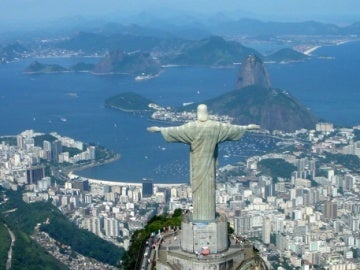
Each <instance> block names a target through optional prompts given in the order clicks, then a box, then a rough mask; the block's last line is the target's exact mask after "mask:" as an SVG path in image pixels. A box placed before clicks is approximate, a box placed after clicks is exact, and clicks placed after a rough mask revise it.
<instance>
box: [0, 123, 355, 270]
mask: <svg viewBox="0 0 360 270" xmlns="http://www.w3.org/2000/svg"><path fill="white" fill-rule="evenodd" d="M261 132H262V133H264V134H266V135H267V136H276V137H278V138H280V139H281V140H280V141H279V143H278V145H277V148H276V151H273V152H269V153H266V154H264V155H261V156H252V157H249V158H248V159H247V160H246V162H240V163H237V164H233V165H227V166H224V167H221V168H219V170H218V172H217V179H218V181H217V189H216V201H217V212H219V213H222V214H225V215H226V216H227V218H228V220H229V221H230V226H231V227H232V228H233V231H234V234H235V235H237V236H239V237H243V238H246V239H248V240H250V241H252V242H253V243H254V245H255V246H256V248H257V249H258V250H259V252H260V254H261V256H262V258H263V259H264V260H265V261H267V262H268V263H269V265H280V266H281V265H282V266H283V267H286V265H288V266H289V267H290V268H291V269H294V268H299V269H300V267H302V268H301V269H310V268H311V267H312V266H313V267H316V266H321V267H328V268H327V269H358V268H359V265H360V264H359V261H358V257H359V255H360V235H359V226H360V220H359V213H360V201H359V183H360V175H359V170H360V161H359V155H360V144H359V141H360V127H358V126H357V127H353V128H334V126H333V125H332V124H330V123H318V124H317V125H316V130H305V129H302V130H298V131H296V132H294V133H284V132H280V131H273V132H269V131H265V130H262V131H261ZM39 136H42V137H41V138H42V140H40V141H41V143H40V144H39V142H38V141H39ZM52 138H55V139H54V140H52V141H51V142H50V141H48V140H49V138H48V137H46V136H45V135H44V134H39V133H36V132H34V131H32V130H27V131H24V132H22V133H21V134H19V135H16V136H14V137H2V138H1V140H2V143H1V145H0V157H1V161H0V179H1V186H2V188H3V191H2V194H1V197H0V198H1V212H2V214H5V213H4V211H5V209H6V205H7V203H8V200H9V197H8V196H7V195H6V194H7V193H6V190H18V191H17V192H22V199H23V201H24V202H26V203H29V204H32V203H36V202H40V201H44V202H48V201H50V202H51V204H53V205H54V206H56V207H57V208H58V209H59V210H60V211H61V212H62V213H63V214H64V215H66V217H67V218H68V219H69V220H71V222H72V223H73V224H76V226H78V227H79V228H82V229H85V230H88V231H90V232H92V233H94V234H96V235H97V236H99V237H101V238H103V239H105V240H107V241H111V242H112V243H113V244H115V245H116V246H119V247H122V248H124V249H125V250H126V249H128V248H129V245H130V237H131V235H132V234H133V233H134V232H135V231H136V230H138V229H142V228H144V226H145V225H146V224H147V222H148V221H149V220H150V219H151V218H152V217H153V216H154V215H162V214H164V213H173V212H174V211H175V210H176V209H182V210H184V211H185V210H191V209H192V196H191V188H190V186H189V185H187V184H171V183H169V184H156V183H154V182H156V179H154V181H152V180H143V181H139V183H122V182H111V181H105V180H94V179H88V178H84V177H79V176H78V175H76V174H74V173H73V172H72V171H71V170H64V168H66V167H67V166H71V165H74V164H76V163H78V164H79V163H80V164H81V162H84V160H86V161H88V162H91V161H95V159H96V156H95V153H96V151H95V148H96V146H88V147H87V148H86V150H84V149H85V147H83V145H84V144H83V143H82V142H79V141H76V140H74V139H71V138H68V137H62V136H60V135H59V134H57V133H52ZM37 145H39V146H37ZM74 148H75V149H78V153H76V154H75V153H74V151H71V150H72V149H74ZM70 153H71V154H70ZM49 164H50V165H49ZM61 164H62V165H61ZM55 168H57V170H58V171H57V172H55V171H54V170H55ZM62 170H63V171H62ZM59 171H60V172H59ZM6 211H9V210H6ZM13 212H16V209H13ZM43 222H48V223H49V222H50V223H51V219H50V220H44V221H43ZM39 228H41V226H40V225H37V226H36V228H34V233H33V236H32V237H33V238H34V239H35V240H36V241H37V242H39V243H40V244H41V243H42V245H44V242H45V243H46V246H47V247H48V248H49V246H50V247H51V249H52V250H54V249H55V247H56V246H57V245H58V243H57V241H55V240H44V239H48V237H49V236H48V235H46V233H45V232H40V231H41V229H40V231H39ZM70 253H71V252H70ZM59 254H60V253H59ZM54 256H55V255H54ZM55 257H57V258H58V259H59V260H60V261H62V262H64V261H65V260H63V259H61V258H60V257H58V256H55ZM84 260H85V259H84ZM84 260H82V259H80V260H79V262H78V263H76V261H74V260H72V264H75V265H84ZM120 260H121V258H119V261H120ZM93 264H96V263H93ZM85 265H86V263H85ZM109 267H110V266H109ZM335 267H346V268H335ZM72 269H77V268H72ZM79 269H80V268H79ZM94 269H95V268H94ZM98 269H104V268H101V267H100V268H98ZM109 269H110V268H109ZM324 269H325V268H324Z"/></svg>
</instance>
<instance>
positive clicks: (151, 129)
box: [147, 126, 161, 132]
mask: <svg viewBox="0 0 360 270" xmlns="http://www.w3.org/2000/svg"><path fill="white" fill-rule="evenodd" d="M147 131H149V132H159V131H161V128H160V127H156V126H152V127H148V128H147Z"/></svg>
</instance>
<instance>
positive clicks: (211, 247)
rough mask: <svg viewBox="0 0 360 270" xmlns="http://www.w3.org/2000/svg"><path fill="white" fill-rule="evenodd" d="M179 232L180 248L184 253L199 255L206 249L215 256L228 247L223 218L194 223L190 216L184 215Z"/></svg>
mask: <svg viewBox="0 0 360 270" xmlns="http://www.w3.org/2000/svg"><path fill="white" fill-rule="evenodd" d="M181 231H182V232H181V238H180V239H181V244H180V246H181V249H182V250H183V251H185V252H190V253H198V254H201V252H202V251H203V250H204V249H207V250H208V252H209V253H210V254H217V253H220V252H222V251H225V250H226V249H227V248H228V247H229V240H228V234H227V220H226V218H225V217H223V216H221V217H219V218H217V219H216V220H214V221H211V222H194V221H192V220H191V214H187V215H184V216H183V220H182V223H181Z"/></svg>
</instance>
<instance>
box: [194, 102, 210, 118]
mask: <svg viewBox="0 0 360 270" xmlns="http://www.w3.org/2000/svg"><path fill="white" fill-rule="evenodd" d="M197 119H198V120H199V121H200V122H205V121H207V120H208V119H209V113H208V110H207V106H206V105H205V104H200V105H199V106H198V107H197Z"/></svg>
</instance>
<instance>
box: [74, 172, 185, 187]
mask: <svg viewBox="0 0 360 270" xmlns="http://www.w3.org/2000/svg"><path fill="white" fill-rule="evenodd" d="M68 177H69V178H70V180H73V179H76V178H79V177H82V178H85V179H87V180H88V181H89V183H90V184H96V185H108V186H124V185H125V186H136V187H142V183H143V182H144V181H142V182H128V181H127V182H125V181H121V180H116V181H111V180H105V179H104V180H102V179H94V178H88V177H83V176H80V175H77V174H74V173H73V172H69V173H68ZM182 185H187V184H186V183H169V184H159V183H154V186H155V187H160V188H161V187H179V186H182Z"/></svg>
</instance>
